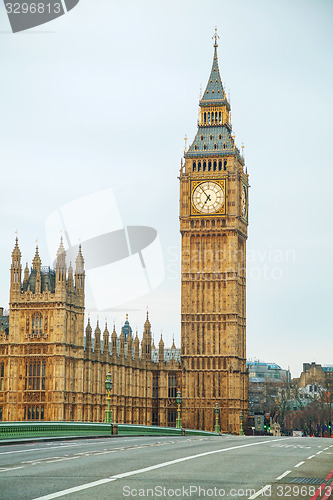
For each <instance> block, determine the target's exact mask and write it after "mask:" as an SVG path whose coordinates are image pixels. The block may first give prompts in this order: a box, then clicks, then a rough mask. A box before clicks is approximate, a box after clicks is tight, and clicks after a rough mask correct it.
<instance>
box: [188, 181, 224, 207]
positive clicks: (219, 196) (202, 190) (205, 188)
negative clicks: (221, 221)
mask: <svg viewBox="0 0 333 500" xmlns="http://www.w3.org/2000/svg"><path fill="white" fill-rule="evenodd" d="M192 201H193V205H194V206H195V208H196V209H197V210H198V211H199V212H201V213H203V214H213V213H215V212H217V211H218V210H220V209H221V207H222V205H223V202H224V192H223V189H222V187H221V186H220V185H219V184H217V183H216V182H213V181H206V182H202V183H201V184H199V185H198V186H197V187H196V188H195V190H194V191H193V196H192Z"/></svg>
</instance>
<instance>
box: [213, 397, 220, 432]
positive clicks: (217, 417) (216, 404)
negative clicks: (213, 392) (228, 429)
mask: <svg viewBox="0 0 333 500" xmlns="http://www.w3.org/2000/svg"><path fill="white" fill-rule="evenodd" d="M214 412H215V432H217V434H219V433H220V426H219V413H220V408H219V404H218V403H215V409H214Z"/></svg>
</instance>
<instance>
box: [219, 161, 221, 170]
mask: <svg viewBox="0 0 333 500" xmlns="http://www.w3.org/2000/svg"><path fill="white" fill-rule="evenodd" d="M219 170H222V162H221V161H219Z"/></svg>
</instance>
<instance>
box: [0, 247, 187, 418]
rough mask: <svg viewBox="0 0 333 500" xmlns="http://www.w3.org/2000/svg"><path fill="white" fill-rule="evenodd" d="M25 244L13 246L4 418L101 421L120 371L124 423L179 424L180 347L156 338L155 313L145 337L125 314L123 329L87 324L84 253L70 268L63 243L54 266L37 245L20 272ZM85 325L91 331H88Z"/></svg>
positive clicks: (3, 351)
mask: <svg viewBox="0 0 333 500" xmlns="http://www.w3.org/2000/svg"><path fill="white" fill-rule="evenodd" d="M21 269H22V267H21V252H20V249H19V246H18V241H17V240H16V244H15V248H14V250H13V253H12V266H11V287H10V312H9V332H7V334H6V333H4V334H2V335H1V337H0V415H1V419H2V420H6V421H22V420H51V421H58V420H59V421H61V420H66V421H88V422H102V421H103V420H104V414H105V409H106V392H105V388H104V382H105V378H106V374H107V373H108V372H111V374H112V379H113V389H112V395H111V397H112V399H111V408H112V410H113V415H114V419H115V421H117V422H119V423H136V424H147V425H151V424H156V425H170V426H174V425H175V423H176V402H175V397H176V391H177V389H179V388H180V386H181V381H180V373H181V372H180V353H179V350H177V349H176V347H175V345H174V344H173V346H172V348H171V349H165V348H164V342H163V339H162V338H161V340H160V342H159V346H158V349H156V348H155V346H154V344H153V342H152V333H151V325H150V322H149V318H148V314H147V319H146V322H145V324H144V331H143V337H142V341H141V343H140V341H139V338H138V335H136V337H135V338H133V336H132V331H131V328H130V325H129V322H128V320H126V322H125V325H124V327H123V328H122V332H121V334H120V335H119V336H117V333H116V331H115V328H114V329H113V332H112V334H111V336H110V334H109V331H108V328H107V325H105V328H104V331H103V334H102V333H101V330H100V327H99V324H97V326H96V328H95V331H94V336H92V328H91V325H90V321H89V320H88V325H87V327H86V329H85V330H84V284H85V283H84V282H85V274H84V260H83V256H82V253H81V249H80V250H79V253H78V256H77V259H76V266H75V272H74V271H73V269H72V267H71V265H70V266H69V268H68V270H67V265H66V252H65V250H64V247H63V245H62V243H61V245H60V247H59V250H58V254H57V263H56V268H55V270H52V269H50V268H49V267H43V266H42V265H41V259H40V257H39V253H38V248H37V249H36V255H35V258H34V260H33V264H32V268H31V270H29V269H28V267H27V266H26V268H25V271H24V277H23V281H22V280H21V278H22V276H21ZM84 331H85V335H84Z"/></svg>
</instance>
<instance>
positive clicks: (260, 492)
mask: <svg viewBox="0 0 333 500" xmlns="http://www.w3.org/2000/svg"><path fill="white" fill-rule="evenodd" d="M271 486H272V485H271V484H266V486H264V487H263V488H261V490H259V491H257V493H255V494H254V495H251V496H250V497H249V500H254V498H257V497H258V496H259V495H263V494H264V493H265V491H267V490H269V488H271Z"/></svg>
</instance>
